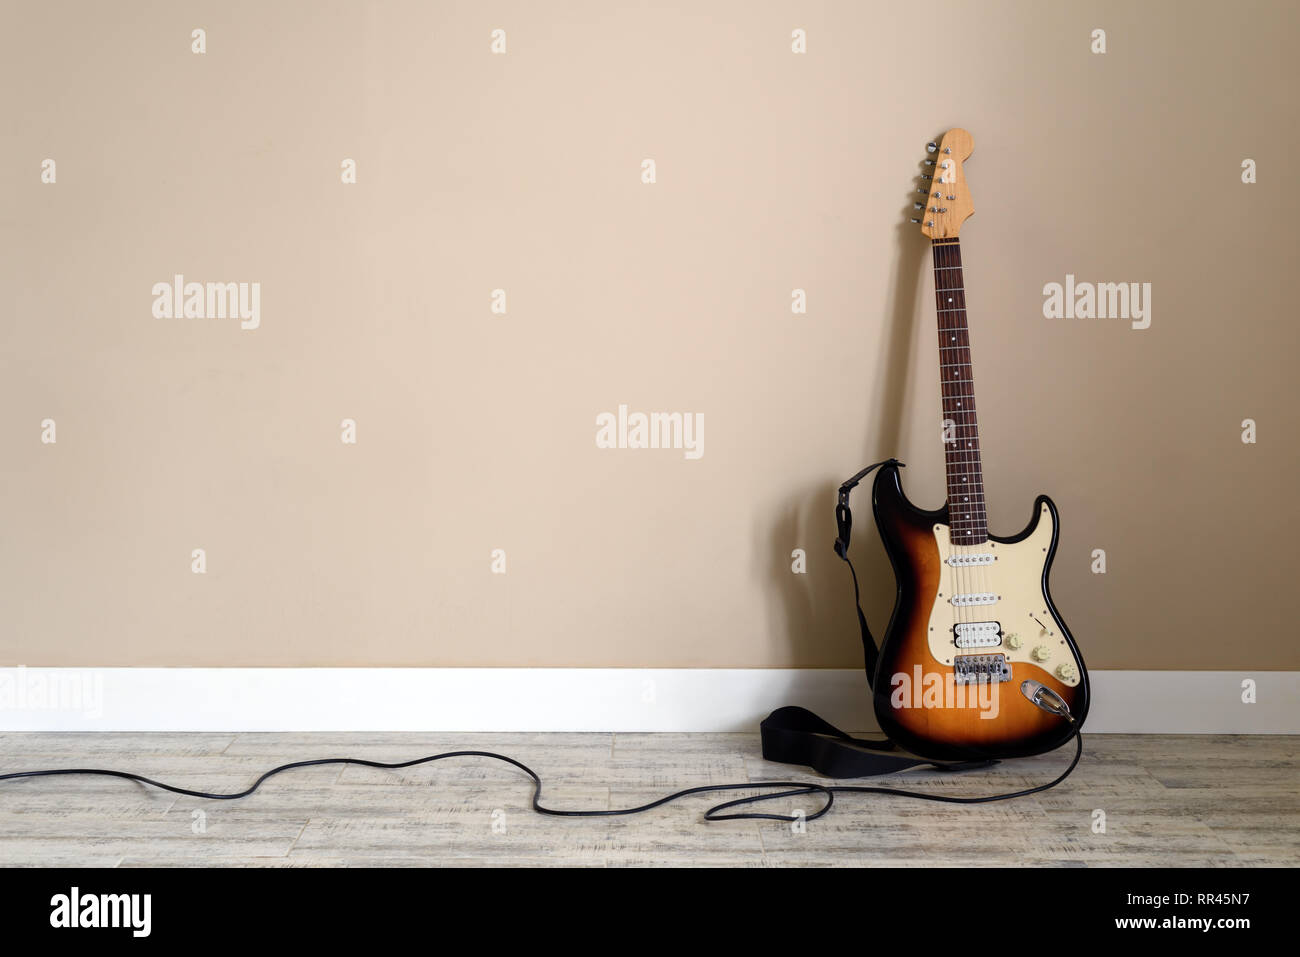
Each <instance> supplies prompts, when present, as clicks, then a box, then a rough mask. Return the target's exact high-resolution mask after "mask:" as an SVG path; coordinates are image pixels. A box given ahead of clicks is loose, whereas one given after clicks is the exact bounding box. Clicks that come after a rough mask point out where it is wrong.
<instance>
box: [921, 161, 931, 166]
mask: <svg viewBox="0 0 1300 957" xmlns="http://www.w3.org/2000/svg"><path fill="white" fill-rule="evenodd" d="M922 162H924V163H925V165H926V166H933V165H934V160H923V161H922Z"/></svg>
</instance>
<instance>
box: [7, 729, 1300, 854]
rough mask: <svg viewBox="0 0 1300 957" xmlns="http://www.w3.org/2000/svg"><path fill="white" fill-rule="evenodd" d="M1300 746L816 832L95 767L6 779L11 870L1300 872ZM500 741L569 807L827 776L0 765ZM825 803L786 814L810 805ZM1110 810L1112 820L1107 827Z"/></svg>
mask: <svg viewBox="0 0 1300 957" xmlns="http://www.w3.org/2000/svg"><path fill="white" fill-rule="evenodd" d="M1298 742H1300V738H1296V737H1280V736H1215V737H1207V736H1185V737H1171V736H1123V735H1090V736H1086V738H1085V749H1084V759H1083V762H1082V763H1081V764H1080V766H1079V768H1078V770H1077V771H1076V772H1075V774H1074V776H1072V777H1071V778H1070V779H1068V780H1067V781H1066V782H1065V784H1063V785H1061V786H1060V787H1059V788H1058V789H1056V790H1053V791H1049V792H1046V793H1044V794H1039V795H1034V796H1032V797H1028V798H1020V799H1017V800H1014V801H1007V802H1002V803H996V804H989V805H973V806H959V805H942V804H935V803H931V802H920V801H910V800H903V799H899V798H890V797H881V796H874V795H871V796H867V795H845V796H843V797H842V798H841V799H839V800H838V801H837V803H836V806H835V808H834V809H833V810H832V812H831V814H830V815H828V816H827V817H825V818H822V819H820V820H817V821H813V822H811V823H808V824H807V825H806V826H805V827H804V829H803V830H802V831H799V830H798V829H796V828H792V826H791V825H790V824H785V823H778V822H767V821H765V822H754V821H741V822H732V823H716V824H706V823H704V822H703V821H702V820H701V815H702V814H703V812H704V809H705V808H706V807H707V806H709V804H711V803H716V802H717V801H720V800H723V799H725V797H726V796H725V795H723V796H718V797H712V796H709V795H705V796H696V797H690V798H687V799H685V800H683V801H680V802H678V803H675V804H672V805H669V806H666V807H662V808H658V809H656V810H654V811H650V812H648V813H646V814H643V815H638V816H636V817H631V818H594V819H574V818H552V817H540V816H537V815H535V814H533V813H532V812H531V811H530V810H529V807H528V804H529V798H530V795H531V783H530V782H529V781H528V779H527V778H526V777H525V776H524V775H523V774H522V772H519V771H517V770H515V769H513V768H511V767H509V766H506V765H502V764H499V763H496V762H491V761H488V760H485V759H481V758H464V759H454V760H451V761H444V762H439V763H437V764H434V765H425V766H423V767H418V768H412V769H407V770H403V771H384V770H376V769H371V768H361V767H346V766H334V767H316V768H306V769H303V770H297V771H291V772H288V773H286V774H284V775H281V776H279V777H277V778H274V779H272V780H271V781H270V782H268V783H267V784H266V785H264V786H263V789H262V790H261V791H259V792H258V793H257V794H255V795H253V796H252V797H249V798H246V799H244V800H241V801H233V802H226V801H221V802H218V801H206V800H201V799H197V798H190V797H181V796H177V795H174V794H169V793H166V792H161V791H157V790H154V789H149V788H145V787H143V786H141V785H138V784H135V783H132V782H128V781H122V780H116V779H110V778H92V777H58V778H40V779H28V780H18V781H5V782H0V863H3V864H5V865H71V866H81V865H94V866H108V867H114V866H121V867H131V866H142V865H181V866H193V865H220V866H295V867H339V866H358V865H386V866H387V865H398V866H429V865H435V866H437V865H442V866H446V865H453V866H471V865H472V866H483V865H489V866H496V865H539V864H540V865H548V866H552V865H583V866H610V865H613V866H618V865H634V866H640V865H706V866H718V865H723V866H735V865H741V866H755V867H760V866H776V867H781V866H797V865H839V866H846V865H847V866H873V865H916V866H923V867H935V866H945V865H1007V864H1012V865H1015V864H1032V865H1047V866H1067V867H1069V866H1075V867H1082V866H1129V865H1174V866H1192V865H1212V866H1215V865H1220V866H1248V865H1274V866H1276V865H1289V866H1294V865H1296V864H1297V863H1300V798H1298V797H1297V792H1298V791H1300V771H1298V770H1297V761H1296V758H1297V750H1298V748H1297V743H1298ZM458 749H483V750H491V751H499V752H503V753H506V754H509V755H512V756H514V757H517V758H518V759H520V760H522V761H523V762H524V763H526V764H528V765H530V766H532V767H533V768H534V769H535V770H536V771H538V772H539V773H540V774H541V775H542V777H543V780H544V781H545V784H546V788H545V791H544V792H543V802H544V803H548V804H550V805H552V806H555V807H561V808H608V807H619V806H629V805H633V804H640V803H644V802H646V801H649V800H651V799H653V798H656V797H658V796H660V795H662V794H664V793H666V792H668V791H672V790H677V789H679V788H684V787H691V786H696V785H704V784H724V783H730V782H736V781H745V780H749V781H762V780H774V779H775V780H780V779H787V780H788V779H792V778H793V779H799V780H818V779H817V778H816V777H815V776H813V775H807V774H801V773H800V772H798V771H796V770H794V769H792V768H789V767H787V766H783V765H778V764H769V763H767V762H765V761H763V760H762V758H761V757H760V756H759V746H758V737H757V735H752V734H473V735H465V734H224V735H223V734H79V735H65V734H39V735H38V734H3V735H0V771H12V770H28V769H33V768H38V767H39V768H45V767H78V766H80V767H87V766H89V767H107V768H119V769H127V770H132V771H135V772H137V773H140V774H144V775H146V776H148V777H153V778H157V779H160V780H164V781H166V782H168V783H172V784H177V785H180V786H182V787H188V788H192V789H200V790H227V791H228V790H237V789H241V788H243V787H246V786H247V785H248V784H250V783H251V782H252V781H253V779H254V778H255V777H256V776H257V775H258V774H260V773H261V772H262V771H265V770H267V769H269V768H271V767H272V766H274V765H276V764H281V763H284V762H287V761H294V760H302V759H307V758H316V757H339V756H358V757H365V758H369V759H372V760H381V761H400V760H406V759H409V758H413V757H418V756H422V755H425V754H433V753H436V752H439V751H449V750H458ZM1068 759H1069V754H1068V753H1067V752H1066V751H1065V750H1062V751H1058V752H1057V753H1055V754H1052V755H1046V756H1043V757H1039V758H1033V759H1028V760H1021V761H1013V762H1006V763H1004V764H1002V765H999V766H997V767H995V768H992V769H988V770H981V771H977V772H970V773H966V774H963V775H953V774H939V773H937V772H934V771H912V772H908V773H906V774H901V775H894V776H893V777H892V778H890V779H878V781H879V783H889V782H891V781H892V782H896V783H898V784H899V785H900V786H906V787H915V788H917V789H924V790H928V791H934V792H942V793H948V794H985V793H997V792H1002V791H1010V790H1015V789H1019V788H1024V787H1027V786H1032V785H1034V784H1040V783H1043V782H1045V781H1047V780H1049V779H1050V778H1052V777H1054V776H1055V775H1056V774H1057V773H1058V772H1059V771H1060V770H1061V769H1063V768H1064V766H1065V765H1066V763H1067V762H1068ZM816 806H817V805H816V804H815V803H814V800H813V799H812V798H811V797H805V798H799V799H795V800H786V801H784V802H783V804H782V805H779V806H775V807H774V808H773V809H774V810H778V811H780V812H782V813H791V812H793V811H794V810H796V809H798V808H801V809H803V810H804V811H805V813H808V812H811V811H812V810H813V809H814V808H815V807H816ZM1102 813H1104V823H1105V830H1104V833H1101V832H1099V831H1098V830H1097V829H1096V828H1097V823H1098V822H1099V821H1100V820H1101V817H1100V815H1101V814H1102Z"/></svg>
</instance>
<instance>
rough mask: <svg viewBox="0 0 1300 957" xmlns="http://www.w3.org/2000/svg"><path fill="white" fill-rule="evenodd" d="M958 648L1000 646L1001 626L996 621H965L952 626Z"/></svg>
mask: <svg viewBox="0 0 1300 957" xmlns="http://www.w3.org/2000/svg"><path fill="white" fill-rule="evenodd" d="M953 637H954V641H956V643H957V647H958V648H991V647H993V646H994V645H1000V644H1002V626H1001V625H999V624H998V623H997V622H996V621H966V622H962V623H961V624H959V625H954V626H953Z"/></svg>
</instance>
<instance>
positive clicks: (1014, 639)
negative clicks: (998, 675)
mask: <svg viewBox="0 0 1300 957" xmlns="http://www.w3.org/2000/svg"><path fill="white" fill-rule="evenodd" d="M1024 643H1025V639H1023V638H1021V637H1020V635H1018V634H1017V633H1016V632H1014V631H1013V632H1012V633H1011V634H1009V635H1007V647H1008V648H1010V649H1011V650H1012V651H1015V650H1016V649H1017V648H1019V647H1020V646H1021V645H1023V644H1024Z"/></svg>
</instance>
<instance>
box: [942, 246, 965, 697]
mask: <svg viewBox="0 0 1300 957" xmlns="http://www.w3.org/2000/svg"><path fill="white" fill-rule="evenodd" d="M949 245H950V244H948V243H935V244H934V246H933V258H934V262H935V265H936V266H938V267H940V269H941V270H942V271H943V273H944V276H942V277H941V276H940V275H939V270H936V272H935V308H936V309H937V310H942V309H944V308H945V303H944V296H945V293H943V292H940V291H939V290H941V289H947V288H949V287H952V286H953V285H954V282H953V279H952V278H950V274H951V273H953V272H959V271H960V270H956V269H954V268H953V267H954V265H955V264H954V263H953V262H952V257H951V255H950V254H949V252H948V246H949ZM954 305H955V304H954ZM951 315H953V314H952V313H949V312H939V313H938V318H939V320H940V321H939V324H938V325H939V343H940V347H941V349H942V346H943V340H944V334H945V333H947V335H948V336H949V340H950V341H951V342H957V333H956V331H955V330H954V329H953V327H952V324H951V320H950V319H949V320H948V321H945V320H944V319H943V317H944V316H951ZM957 346H958V348H957V349H956V350H953V351H955V352H956V353H957V359H958V360H959V361H960V359H961V349H960V346H961V343H960V342H957ZM944 366H945V362H944V353H943V352H942V351H940V353H939V369H940V374H939V380H940V389H939V394H940V396H941V397H942V398H943V399H944V402H945V404H947V403H948V402H949V401H950V400H951V401H957V400H955V399H952V397H950V396H949V394H948V393H949V388H948V386H949V380H948V378H947V376H946V375H944V372H945V371H946V370H945V369H944ZM946 411H948V410H946ZM964 418H965V416H964V415H961V414H958V413H956V412H953V429H954V431H955V432H960V431H964V423H963V422H960V421H959V420H961V419H964ZM954 451H955V452H956V455H955V456H954V459H955V461H954V462H953V463H949V462H948V456H947V455H946V454H945V456H944V465H945V469H944V477H945V485H947V486H949V488H948V490H947V491H948V495H947V498H948V554H949V555H950V556H952V557H959V556H960V555H962V553H963V552H962V546H961V545H960V543H959V542H958V538H959V537H960V535H959V530H958V529H957V527H956V526H957V523H956V521H955V515H954V513H953V509H954V507H955V506H956V504H957V503H956V502H954V501H953V490H952V488H951V485H952V481H951V480H952V468H953V467H956V468H959V469H961V470H962V471H965V466H964V465H963V464H962V462H963V456H964V451H963V449H962V447H961V440H960V438H957V444H956V448H955V449H954ZM948 567H949V569H950V570H951V575H950V578H949V580H950V581H951V582H952V585H951V587H950V589H949V595H948V601H949V604H950V606H951V608H952V615H951V617H952V642H953V686H954V687H953V695H954V698H955V697H956V680H957V679H956V676H957V656H958V655H959V653H960V652H961V651H962V649H961V647H960V645H958V643H957V638H958V626H959V625H964V624H965V623H966V622H967V621H968V620H969V619H968V612H967V609H966V608H965V606H963V605H960V604H958V603H957V596H958V595H959V594H963V593H965V592H966V590H967V588H968V585H967V581H966V580H967V577H968V576H967V575H966V573H965V566H964V565H962V564H961V563H960V562H958V563H956V564H950V565H949V566H948ZM945 692H946V689H945ZM954 703H955V702H954Z"/></svg>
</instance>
